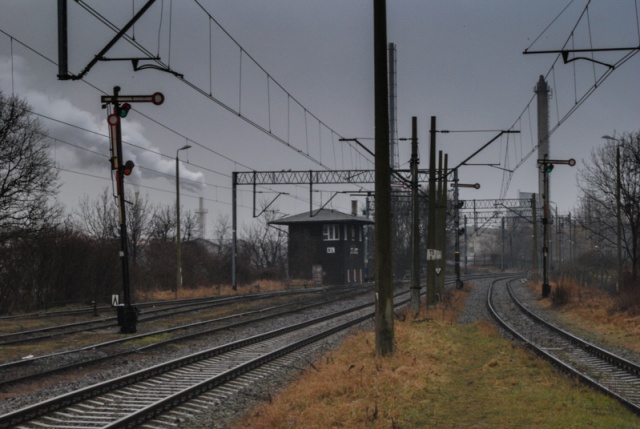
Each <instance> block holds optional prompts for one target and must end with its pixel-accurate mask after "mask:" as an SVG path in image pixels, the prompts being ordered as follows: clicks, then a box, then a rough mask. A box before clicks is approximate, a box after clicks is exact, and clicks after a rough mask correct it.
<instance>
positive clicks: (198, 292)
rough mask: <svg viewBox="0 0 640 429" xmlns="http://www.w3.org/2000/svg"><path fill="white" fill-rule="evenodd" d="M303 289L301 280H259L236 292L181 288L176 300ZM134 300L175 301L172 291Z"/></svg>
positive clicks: (217, 288)
mask: <svg viewBox="0 0 640 429" xmlns="http://www.w3.org/2000/svg"><path fill="white" fill-rule="evenodd" d="M304 287H305V282H304V281H303V280H291V281H289V282H284V281H276V280H259V281H257V282H254V283H252V284H250V285H241V286H238V290H237V291H234V290H233V288H232V287H231V285H213V286H200V287H197V288H182V289H180V290H179V291H178V299H192V298H210V297H216V296H229V295H242V294H248V293H261V292H274V291H280V290H288V289H302V288H304ZM136 298H137V299H138V300H141V301H169V300H173V299H176V293H175V292H174V291H172V290H159V291H148V292H139V293H138V294H137V296H136Z"/></svg>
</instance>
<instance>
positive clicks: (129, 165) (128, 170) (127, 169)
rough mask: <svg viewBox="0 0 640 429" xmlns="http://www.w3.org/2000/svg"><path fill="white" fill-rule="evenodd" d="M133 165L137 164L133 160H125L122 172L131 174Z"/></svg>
mask: <svg viewBox="0 0 640 429" xmlns="http://www.w3.org/2000/svg"><path fill="white" fill-rule="evenodd" d="M133 167H135V164H134V163H133V161H131V160H129V161H127V162H125V163H124V165H123V166H122V174H124V175H125V176H128V175H130V174H131V172H132V171H133Z"/></svg>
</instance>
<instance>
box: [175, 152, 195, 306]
mask: <svg viewBox="0 0 640 429" xmlns="http://www.w3.org/2000/svg"><path fill="white" fill-rule="evenodd" d="M190 147H191V146H190V145H184V146H182V147H181V148H180V149H178V150H177V151H176V244H177V247H178V255H177V256H178V268H177V271H176V294H175V298H176V299H178V289H180V288H181V287H182V249H181V243H180V160H179V158H178V155H179V153H180V151H181V150H187V149H189V148H190Z"/></svg>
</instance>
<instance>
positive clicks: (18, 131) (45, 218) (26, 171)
mask: <svg viewBox="0 0 640 429" xmlns="http://www.w3.org/2000/svg"><path fill="white" fill-rule="evenodd" d="M57 180H58V172H57V170H56V168H55V165H54V161H53V159H52V158H51V155H50V153H49V144H48V143H47V140H46V139H45V134H44V132H43V130H42V126H41V124H40V122H39V121H38V120H37V119H34V118H33V117H32V116H31V114H30V112H29V105H28V104H27V103H26V102H25V101H23V100H20V99H18V98H17V97H8V98H7V97H5V96H4V95H3V94H2V92H0V242H2V241H4V240H6V239H8V238H11V237H12V236H14V235H16V234H19V233H21V232H25V231H33V230H36V229H38V228H41V227H42V226H43V225H45V224H47V223H49V222H50V221H51V220H52V219H55V218H56V217H57V216H59V215H60V213H61V208H60V207H58V206H55V205H52V204H51V203H50V201H51V197H53V196H55V194H56V192H57V189H58V185H57V184H56V182H57Z"/></svg>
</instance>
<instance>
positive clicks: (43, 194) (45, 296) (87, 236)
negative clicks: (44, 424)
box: [0, 92, 286, 314]
mask: <svg viewBox="0 0 640 429" xmlns="http://www.w3.org/2000/svg"><path fill="white" fill-rule="evenodd" d="M49 141H50V140H49V139H48V137H47V135H46V132H45V130H44V128H43V126H42V124H41V123H40V122H39V121H38V120H37V119H34V118H33V116H32V115H31V114H30V108H29V106H28V105H27V103H26V102H25V101H23V100H20V99H18V98H17V97H5V96H4V95H3V94H2V93H1V92H0V314H7V313H11V312H15V311H33V310H40V309H44V308H48V307H50V306H54V305H62V304H66V303H70V302H90V301H96V302H100V303H102V302H110V297H111V295H112V294H117V293H120V292H121V291H122V270H121V261H120V256H119V251H120V236H119V220H118V209H117V201H116V199H115V197H114V195H112V192H111V191H110V189H109V188H105V189H103V191H102V192H101V193H100V194H98V195H94V196H92V197H88V196H85V197H84V198H83V199H82V200H81V201H80V203H79V205H78V207H77V209H75V210H74V211H73V212H72V213H65V210H64V207H62V206H61V205H60V204H59V203H57V202H56V199H55V196H56V195H57V192H58V189H59V184H58V179H59V178H58V170H57V169H56V166H55V163H54V161H53V159H52V158H51V153H50V148H49V143H48V142H49ZM126 200H127V202H128V204H127V228H128V236H129V242H128V246H129V249H128V250H129V258H130V261H129V265H130V276H131V277H130V278H131V283H132V290H133V292H134V293H136V292H146V291H155V290H175V287H176V283H177V248H176V231H177V228H178V227H179V228H180V235H181V243H182V267H183V287H185V288H193V287H199V286H214V285H221V284H230V283H231V242H230V237H231V227H230V222H229V221H228V218H227V217H224V216H221V217H219V218H218V219H217V222H216V224H215V228H214V232H213V239H210V240H202V239H199V238H198V237H199V235H200V231H199V225H198V222H197V216H196V215H195V214H194V213H192V212H189V211H186V212H184V211H183V210H181V212H183V213H184V214H182V215H181V221H180V225H179V226H178V225H177V222H176V216H175V206H170V205H153V204H152V203H151V201H150V200H149V198H148V196H145V195H140V194H138V193H135V192H132V191H129V190H128V191H127V195H126ZM239 237H240V238H239V246H238V259H237V260H238V267H237V273H238V282H239V284H246V283H250V282H252V281H254V280H256V279H259V278H282V277H283V276H284V274H285V258H286V237H285V235H284V233H283V232H282V231H277V230H274V229H273V228H270V227H269V226H268V225H267V223H266V221H263V222H261V223H257V224H255V225H253V226H251V227H245V228H244V229H243V230H242V231H240V234H239Z"/></svg>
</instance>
